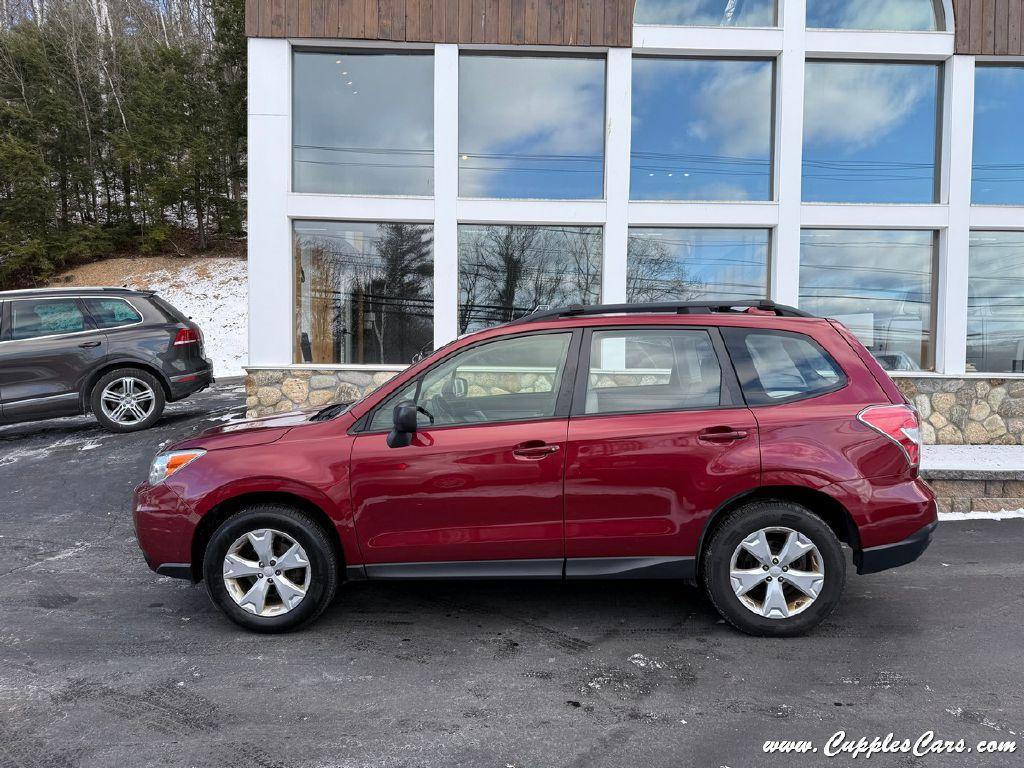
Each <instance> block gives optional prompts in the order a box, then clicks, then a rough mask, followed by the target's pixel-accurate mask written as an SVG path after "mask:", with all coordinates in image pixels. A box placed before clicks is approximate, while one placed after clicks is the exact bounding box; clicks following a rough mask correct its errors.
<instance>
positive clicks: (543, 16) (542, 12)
mask: <svg viewBox="0 0 1024 768" xmlns="http://www.w3.org/2000/svg"><path fill="white" fill-rule="evenodd" d="M550 41H551V3H547V2H544V0H537V42H538V43H540V44H541V45H548V44H549V43H550Z"/></svg>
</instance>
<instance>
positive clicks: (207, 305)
mask: <svg viewBox="0 0 1024 768" xmlns="http://www.w3.org/2000/svg"><path fill="white" fill-rule="evenodd" d="M53 285H55V286H65V285H90V286H92V285H96V286H117V287H128V288H137V289H141V290H151V291H156V292H157V293H158V294H160V296H162V297H163V298H164V299H166V300H167V301H169V302H170V303H171V304H173V305H174V306H175V307H177V308H178V309H179V310H181V311H182V312H183V313H184V314H186V315H188V316H189V317H191V318H192V320H194V321H195V322H196V323H198V324H199V327H200V328H202V329H203V336H204V338H205V340H206V355H207V357H209V358H210V359H211V360H213V370H214V375H215V376H217V377H221V378H223V377H226V376H243V375H245V370H244V368H243V366H244V365H245V364H246V360H247V357H248V330H247V329H248V299H247V295H246V292H247V286H248V270H247V265H246V261H245V259H244V258H238V257H234V256H206V257H168V256H153V257H136V258H130V259H125V258H117V259H106V260H104V261H98V262H96V263H94V264H87V265H85V266H82V267H79V268H78V269H75V270H72V271H71V272H68V273H65V274H64V275H61V276H59V277H58V278H57V279H56V280H54V282H53Z"/></svg>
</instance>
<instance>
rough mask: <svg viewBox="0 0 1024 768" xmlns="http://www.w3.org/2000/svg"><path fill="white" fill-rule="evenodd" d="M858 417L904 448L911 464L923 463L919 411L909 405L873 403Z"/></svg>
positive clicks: (913, 465)
mask: <svg viewBox="0 0 1024 768" xmlns="http://www.w3.org/2000/svg"><path fill="white" fill-rule="evenodd" d="M857 419H858V421H860V422H862V423H863V424H866V425H867V426H869V427H871V428H872V429H873V430H875V432H878V433H879V434H881V435H885V436H886V437H888V438H889V439H890V440H892V441H893V442H894V443H896V445H898V446H899V447H900V448H902V449H903V453H905V454H906V456H907V459H908V460H909V461H910V466H912V467H916V466H918V465H919V464H920V463H921V425H920V423H919V422H918V420H917V411H915V410H914V409H913V408H911V407H910V406H909V405H872V406H869V407H868V408H865V409H864V410H863V411H861V412H860V413H859V414H857Z"/></svg>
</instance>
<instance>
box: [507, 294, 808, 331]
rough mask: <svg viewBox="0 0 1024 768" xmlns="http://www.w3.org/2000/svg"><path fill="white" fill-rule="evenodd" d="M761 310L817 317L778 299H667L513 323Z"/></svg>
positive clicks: (572, 308) (567, 310) (548, 313)
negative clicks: (777, 301)
mask: <svg viewBox="0 0 1024 768" xmlns="http://www.w3.org/2000/svg"><path fill="white" fill-rule="evenodd" d="M748 309H758V310H761V311H762V312H774V313H775V315H776V317H814V315H812V314H810V313H809V312H804V311H802V310H799V309H797V308H796V307H790V306H787V305H786V304H776V303H775V302H774V301H767V300H764V299H762V300H760V301H721V302H710V301H682V302H678V301H663V302H654V303H649V304H590V305H587V306H584V305H583V304H570V305H569V306H568V307H554V308H552V309H542V310H539V311H535V312H531V313H530V314H528V315H525V316H523V317H520V318H518V319H516V320H513V321H512V322H511V323H509V325H520V324H522V323H537V322H540V321H542V320H556V319H559V318H563V317H581V316H585V315H612V314H616V315H619V314H622V315H639V314H651V313H669V312H671V313H674V314H677V315H709V314H714V313H717V312H736V311H737V310H740V311H746V310H748Z"/></svg>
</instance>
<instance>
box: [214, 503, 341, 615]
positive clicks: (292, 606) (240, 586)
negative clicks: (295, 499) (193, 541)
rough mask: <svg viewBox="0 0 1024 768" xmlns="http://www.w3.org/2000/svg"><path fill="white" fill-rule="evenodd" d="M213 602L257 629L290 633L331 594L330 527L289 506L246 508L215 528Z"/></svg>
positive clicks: (334, 571)
mask: <svg viewBox="0 0 1024 768" xmlns="http://www.w3.org/2000/svg"><path fill="white" fill-rule="evenodd" d="M203 578H204V580H205V581H206V588H207V590H208V591H209V593H210V597H211V599H212V600H213V602H214V604H215V605H216V606H217V607H218V608H220V609H221V610H222V611H223V612H224V613H225V614H226V615H227V617H228V618H229V619H231V620H232V621H234V622H235V623H236V624H239V625H241V626H243V627H245V628H246V629H250V630H253V631H255V632H287V631H289V630H292V629H296V628H298V627H300V626H302V625H303V624H307V623H309V622H311V621H313V620H314V619H315V618H317V617H318V616H319V615H320V614H321V613H323V611H324V609H325V608H327V606H328V605H329V604H330V602H331V600H332V599H334V593H335V590H336V589H337V585H338V556H337V553H336V552H335V549H334V546H333V545H332V543H331V540H330V538H328V535H327V533H326V531H324V529H323V528H322V527H321V526H320V524H319V523H317V522H316V521H315V520H313V519H312V518H311V517H310V516H309V515H307V514H305V513H304V512H300V511H299V510H297V509H293V508H291V507H287V506H282V505H276V504H261V505H256V506H252V507H249V508H247V509H244V510H242V511H240V512H238V513H236V514H234V515H232V516H231V517H229V518H228V519H227V520H225V521H224V522H223V523H221V525H220V526H219V527H218V528H217V530H216V531H214V533H213V536H212V537H211V538H210V542H209V544H208V545H207V547H206V553H205V555H204V557H203Z"/></svg>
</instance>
